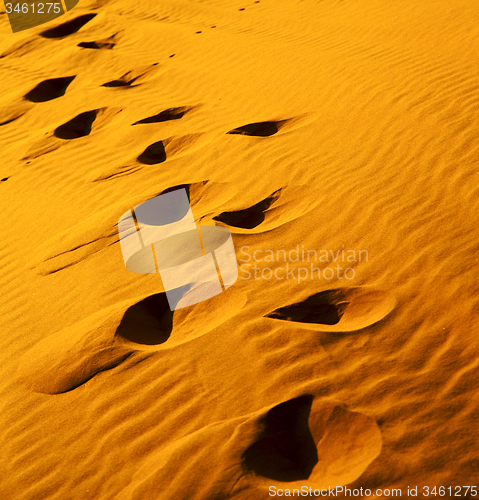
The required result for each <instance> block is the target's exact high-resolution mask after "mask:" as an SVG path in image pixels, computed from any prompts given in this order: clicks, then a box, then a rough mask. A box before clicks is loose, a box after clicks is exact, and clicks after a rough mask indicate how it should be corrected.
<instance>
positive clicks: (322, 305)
mask: <svg viewBox="0 0 479 500" xmlns="http://www.w3.org/2000/svg"><path fill="white" fill-rule="evenodd" d="M395 306H396V299H395V298H394V297H393V296H392V295H391V294H390V293H388V292H386V291H383V290H376V289H374V288H368V287H350V288H348V287H345V288H338V289H335V290H326V291H324V292H319V293H316V294H314V295H311V296H310V297H308V298H307V299H305V300H303V301H301V302H297V303H295V304H290V305H287V306H284V307H280V308H278V309H275V310H274V311H272V312H270V313H268V314H266V317H267V318H272V319H279V320H283V321H294V322H297V323H301V327H303V328H306V329H308V330H319V331H324V332H350V331H355V330H361V329H362V328H366V327H368V326H371V325H373V324H375V323H377V322H378V321H381V320H382V319H384V318H386V317H387V316H388V315H389V314H390V313H391V312H392V311H393V309H394V308H395Z"/></svg>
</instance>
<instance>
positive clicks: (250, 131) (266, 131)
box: [227, 120, 288, 137]
mask: <svg viewBox="0 0 479 500" xmlns="http://www.w3.org/2000/svg"><path fill="white" fill-rule="evenodd" d="M287 121H288V120H281V121H267V122H257V123H249V124H248V125H243V126H242V127H238V128H235V129H233V130H230V131H229V132H227V134H240V135H250V136H254V137H269V136H271V135H274V134H276V133H277V132H278V131H279V129H280V128H281V127H282V126H283V125H284V124H285V123H286V122H287Z"/></svg>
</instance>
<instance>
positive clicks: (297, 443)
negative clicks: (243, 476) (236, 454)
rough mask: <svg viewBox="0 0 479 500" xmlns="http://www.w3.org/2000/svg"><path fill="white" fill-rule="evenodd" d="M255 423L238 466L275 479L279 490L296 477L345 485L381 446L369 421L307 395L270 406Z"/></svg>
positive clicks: (374, 425) (320, 483) (325, 484)
mask: <svg viewBox="0 0 479 500" xmlns="http://www.w3.org/2000/svg"><path fill="white" fill-rule="evenodd" d="M256 425H257V430H256V436H255V438H254V440H253V443H252V444H251V445H250V446H249V447H248V448H247V449H246V451H245V452H244V453H243V456H242V463H243V469H244V470H245V471H246V472H249V473H253V474H255V475H256V476H258V477H261V478H264V479H265V480H267V481H265V482H268V484H269V485H271V483H272V482H274V481H277V482H280V484H279V485H278V487H280V488H284V487H285V486H284V482H289V483H296V482H300V481H301V482H303V483H304V482H305V481H307V482H309V483H310V484H311V483H312V484H314V486H315V487H316V488H323V487H326V488H327V487H328V486H332V485H334V486H336V485H345V484H349V483H351V482H352V481H354V480H356V479H357V478H359V476H361V474H362V473H363V472H364V471H365V470H366V468H367V467H368V466H369V464H370V463H371V462H372V461H373V460H374V459H375V458H376V457H378V456H379V454H380V452H381V447H382V437H381V432H380V430H379V427H378V425H377V423H376V421H375V420H374V419H372V418H371V417H368V416H366V415H363V414H361V413H357V412H353V411H348V410H346V409H344V408H343V407H342V406H339V405H335V404H331V403H324V402H322V401H321V400H320V399H315V398H314V397H313V396H312V395H309V394H308V395H303V396H300V397H297V398H295V399H290V400H289V401H285V402H284V403H281V404H279V405H277V406H275V407H273V408H271V409H270V410H268V411H267V412H266V414H264V415H263V416H262V417H260V418H259V419H257V420H256ZM281 483H283V484H281ZM305 484H307V483H305ZM291 487H293V486H291ZM294 487H298V486H297V485H295V486H294Z"/></svg>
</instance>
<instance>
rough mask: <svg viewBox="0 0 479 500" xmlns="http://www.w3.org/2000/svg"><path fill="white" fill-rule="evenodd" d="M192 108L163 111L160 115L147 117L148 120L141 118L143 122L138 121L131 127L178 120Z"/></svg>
mask: <svg viewBox="0 0 479 500" xmlns="http://www.w3.org/2000/svg"><path fill="white" fill-rule="evenodd" d="M191 109H192V108H187V107H180V108H169V109H165V110H164V111H162V112H161V113H158V114H156V115H153V116H149V117H148V118H143V120H139V121H137V122H135V123H133V124H132V125H139V124H143V123H160V122H166V121H170V120H179V119H180V118H183V116H185V114H186V113H188V111H190V110H191Z"/></svg>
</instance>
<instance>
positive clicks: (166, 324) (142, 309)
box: [116, 293, 173, 345]
mask: <svg viewBox="0 0 479 500" xmlns="http://www.w3.org/2000/svg"><path fill="white" fill-rule="evenodd" d="M172 329H173V312H172V311H171V310H170V306H169V304H168V300H167V298H166V294H165V293H158V294H155V295H151V296H150V297H147V298H146V299H143V300H142V301H140V302H138V303H136V304H134V305H133V306H131V307H130V308H128V309H127V311H126V312H125V315H124V316H123V319H122V320H121V323H120V324H119V326H118V328H117V330H116V335H117V336H120V337H123V338H124V339H126V340H129V341H130V342H135V343H136V344H143V345H158V344H163V342H166V341H167V340H168V338H169V337H170V334H171V331H172Z"/></svg>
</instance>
